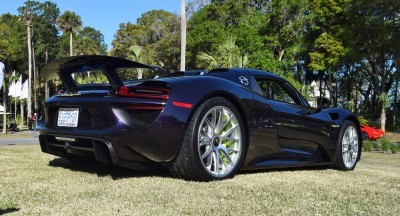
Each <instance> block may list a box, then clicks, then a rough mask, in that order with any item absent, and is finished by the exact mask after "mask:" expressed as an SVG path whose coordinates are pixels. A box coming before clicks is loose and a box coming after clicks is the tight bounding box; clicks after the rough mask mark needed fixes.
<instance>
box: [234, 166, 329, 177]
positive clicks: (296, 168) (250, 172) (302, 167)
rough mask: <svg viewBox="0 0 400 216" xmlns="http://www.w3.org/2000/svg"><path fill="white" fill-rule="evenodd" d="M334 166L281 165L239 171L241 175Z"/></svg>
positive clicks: (319, 168) (325, 168)
mask: <svg viewBox="0 0 400 216" xmlns="http://www.w3.org/2000/svg"><path fill="white" fill-rule="evenodd" d="M331 168H332V166H329V165H319V166H317V165H315V166H313V165H311V166H298V167H281V168H262V169H255V170H241V171H239V173H238V174H239V175H241V174H257V173H270V172H290V171H312V170H328V169H331Z"/></svg>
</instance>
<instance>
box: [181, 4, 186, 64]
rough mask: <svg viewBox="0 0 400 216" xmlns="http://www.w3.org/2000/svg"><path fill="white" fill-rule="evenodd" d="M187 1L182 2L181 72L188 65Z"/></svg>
mask: <svg viewBox="0 0 400 216" xmlns="http://www.w3.org/2000/svg"><path fill="white" fill-rule="evenodd" d="M185 6H186V4H185V0H181V68H180V70H181V71H185V65H186V8H185Z"/></svg>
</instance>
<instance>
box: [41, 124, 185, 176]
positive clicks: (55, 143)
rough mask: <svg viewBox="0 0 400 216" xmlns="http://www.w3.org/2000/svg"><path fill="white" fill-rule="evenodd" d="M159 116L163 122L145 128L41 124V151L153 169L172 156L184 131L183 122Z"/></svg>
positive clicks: (137, 168) (66, 156)
mask: <svg viewBox="0 0 400 216" xmlns="http://www.w3.org/2000/svg"><path fill="white" fill-rule="evenodd" d="M160 118H161V122H163V124H158V123H157V122H158V121H156V122H155V123H154V124H152V125H151V126H149V127H146V128H132V127H129V126H126V125H125V124H123V123H122V122H120V123H118V124H117V125H115V126H113V127H111V128H108V129H103V130H81V129H71V128H59V129H49V128H46V127H45V126H44V127H41V128H39V132H40V135H39V141H40V146H41V150H42V151H43V152H45V153H48V154H52V155H56V156H59V157H65V158H68V156H70V155H77V156H81V157H86V158H91V159H94V160H96V161H99V162H103V163H106V164H116V165H120V166H124V167H127V168H130V169H135V170H144V169H150V168H154V165H156V164H159V163H163V162H169V161H171V160H172V159H174V158H175V156H176V154H177V153H178V151H179V149H180V146H181V143H182V141H183V137H184V133H185V127H184V124H179V123H177V122H174V124H167V125H166V123H167V122H168V121H166V120H165V119H163V118H164V117H163V116H160V117H159V118H158V119H159V120H160ZM169 118H170V117H169Z"/></svg>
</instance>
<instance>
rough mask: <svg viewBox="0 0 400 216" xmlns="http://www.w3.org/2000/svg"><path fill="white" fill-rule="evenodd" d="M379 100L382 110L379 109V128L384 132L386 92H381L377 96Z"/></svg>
mask: <svg viewBox="0 0 400 216" xmlns="http://www.w3.org/2000/svg"><path fill="white" fill-rule="evenodd" d="M379 102H381V104H382V111H381V130H383V132H385V129H386V128H385V127H386V108H387V107H389V97H388V95H387V93H385V92H382V93H381V95H380V96H379Z"/></svg>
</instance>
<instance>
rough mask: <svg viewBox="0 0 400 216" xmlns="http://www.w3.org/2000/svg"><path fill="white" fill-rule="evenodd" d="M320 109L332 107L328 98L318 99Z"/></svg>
mask: <svg viewBox="0 0 400 216" xmlns="http://www.w3.org/2000/svg"><path fill="white" fill-rule="evenodd" d="M317 104H318V108H326V107H330V106H331V102H330V101H329V99H328V98H317Z"/></svg>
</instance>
